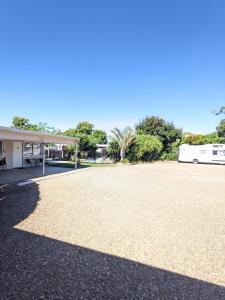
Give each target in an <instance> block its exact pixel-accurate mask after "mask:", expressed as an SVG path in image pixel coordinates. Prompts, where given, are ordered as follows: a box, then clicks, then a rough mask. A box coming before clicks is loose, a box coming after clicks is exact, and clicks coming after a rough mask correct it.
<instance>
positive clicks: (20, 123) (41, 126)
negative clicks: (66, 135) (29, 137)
mask: <svg viewBox="0 0 225 300" xmlns="http://www.w3.org/2000/svg"><path fill="white" fill-rule="evenodd" d="M12 126H13V127H14V128H17V129H23V130H32V131H43V132H49V133H54V134H60V133H61V131H60V130H56V129H55V128H54V127H50V126H48V125H47V123H42V122H39V123H38V124H32V123H30V120H29V119H28V118H24V117H18V116H15V117H13V120H12Z"/></svg>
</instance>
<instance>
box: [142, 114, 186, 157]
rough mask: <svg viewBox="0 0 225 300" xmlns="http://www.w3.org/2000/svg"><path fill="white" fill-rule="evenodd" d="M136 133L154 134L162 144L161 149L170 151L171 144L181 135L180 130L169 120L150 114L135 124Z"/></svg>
mask: <svg viewBox="0 0 225 300" xmlns="http://www.w3.org/2000/svg"><path fill="white" fill-rule="evenodd" d="M136 131H137V133H138V134H145V135H151V136H156V137H158V138H159V139H160V141H161V142H162V144H163V151H166V152H169V151H171V148H172V144H173V143H174V142H176V141H177V140H179V139H181V137H182V130H181V129H179V128H176V127H175V125H174V124H173V123H171V122H166V121H165V120H164V119H162V118H159V117H155V116H151V117H146V118H145V119H143V120H142V121H141V122H139V124H137V125H136Z"/></svg>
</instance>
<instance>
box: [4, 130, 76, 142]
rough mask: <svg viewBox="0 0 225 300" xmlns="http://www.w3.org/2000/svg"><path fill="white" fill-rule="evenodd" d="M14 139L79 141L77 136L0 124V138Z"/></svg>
mask: <svg viewBox="0 0 225 300" xmlns="http://www.w3.org/2000/svg"><path fill="white" fill-rule="evenodd" d="M1 139H2V140H16V141H29V142H40V143H46V144H74V143H75V142H78V141H79V138H77V137H69V136H63V135H56V134H52V133H48V132H40V131H31V130H22V129H17V128H11V127H4V126H0V140H1Z"/></svg>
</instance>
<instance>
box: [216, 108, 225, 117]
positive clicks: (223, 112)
mask: <svg viewBox="0 0 225 300" xmlns="http://www.w3.org/2000/svg"><path fill="white" fill-rule="evenodd" d="M215 114H216V115H217V116H218V115H221V114H225V106H221V108H220V109H219V110H218V111H217V112H216V113H215Z"/></svg>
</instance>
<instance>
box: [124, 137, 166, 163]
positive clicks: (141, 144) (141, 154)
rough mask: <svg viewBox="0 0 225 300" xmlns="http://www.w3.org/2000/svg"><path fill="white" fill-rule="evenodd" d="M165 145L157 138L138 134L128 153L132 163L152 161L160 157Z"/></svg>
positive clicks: (127, 155)
mask: <svg viewBox="0 0 225 300" xmlns="http://www.w3.org/2000/svg"><path fill="white" fill-rule="evenodd" d="M162 148H163V145H162V142H161V141H160V140H159V138H158V137H156V136H151V135H146V134H138V135H137V136H136V140H135V142H134V144H133V145H131V146H130V147H129V148H128V150H127V153H126V157H127V158H128V160H129V161H130V162H137V161H152V160H156V159H158V158H159V157H160V153H161V151H162Z"/></svg>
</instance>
